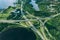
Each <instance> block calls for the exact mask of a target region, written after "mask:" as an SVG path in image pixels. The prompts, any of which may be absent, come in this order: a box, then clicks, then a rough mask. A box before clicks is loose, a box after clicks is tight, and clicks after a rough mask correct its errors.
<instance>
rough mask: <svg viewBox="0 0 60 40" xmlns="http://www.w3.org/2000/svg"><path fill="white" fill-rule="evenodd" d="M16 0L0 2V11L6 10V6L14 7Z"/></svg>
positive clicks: (2, 0)
mask: <svg viewBox="0 0 60 40" xmlns="http://www.w3.org/2000/svg"><path fill="white" fill-rule="evenodd" d="M15 1H16V0H0V9H3V8H7V7H8V6H14V4H13V3H14V2H15Z"/></svg>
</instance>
